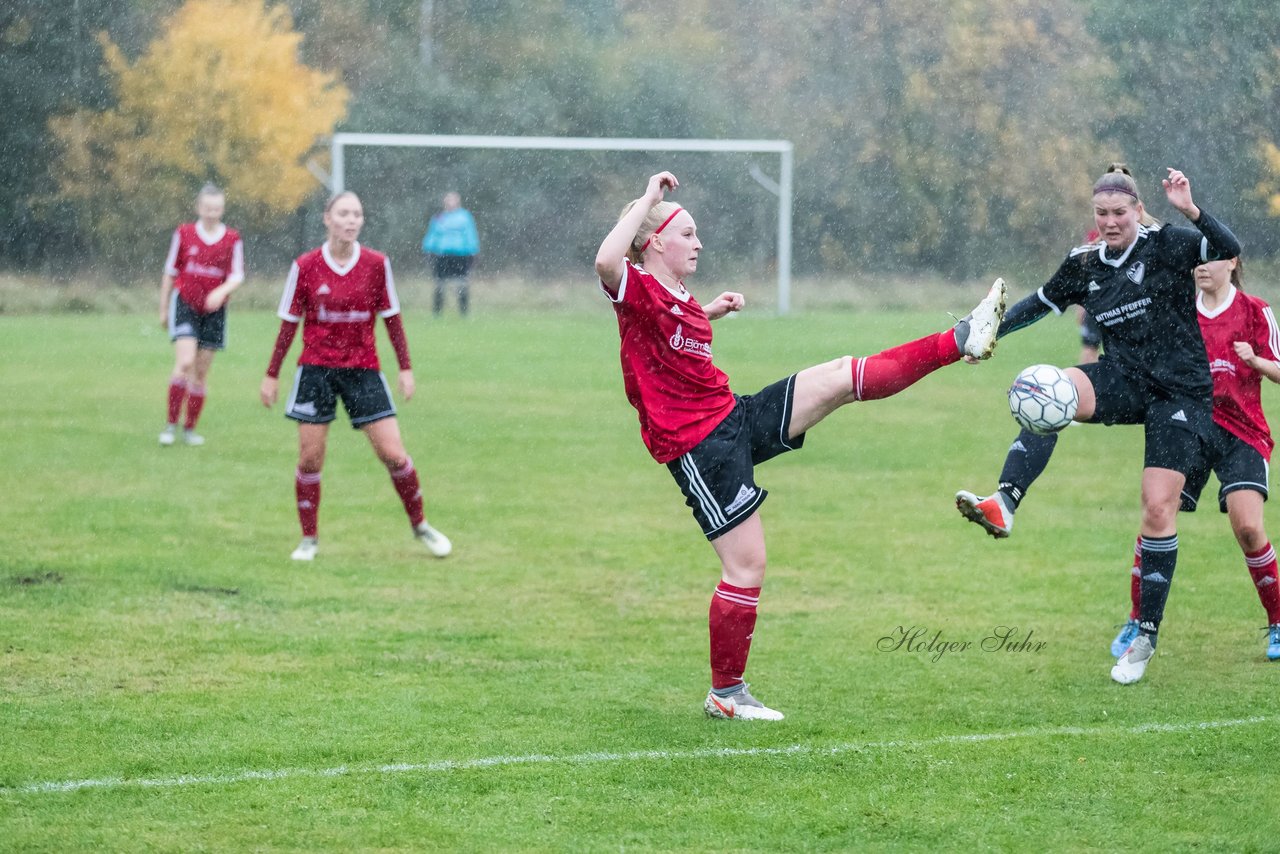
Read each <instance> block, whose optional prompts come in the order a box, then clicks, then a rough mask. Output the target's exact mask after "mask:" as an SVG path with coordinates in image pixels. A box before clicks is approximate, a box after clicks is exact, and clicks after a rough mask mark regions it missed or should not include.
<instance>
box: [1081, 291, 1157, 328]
mask: <svg viewBox="0 0 1280 854" xmlns="http://www.w3.org/2000/svg"><path fill="white" fill-rule="evenodd" d="M1149 305H1151V297H1143V298H1142V299H1140V300H1134V301H1133V302H1127V303H1125V304H1124V305H1122V306H1120V307H1118V308H1113V309H1111V310H1110V311H1104V312H1102V314H1099V315H1096V316H1095V317H1094V320H1096V321H1098V322H1099V323H1101V324H1102V325H1103V326H1115V325H1116V324H1117V323H1124V322H1125V321H1126V320H1131V319H1132V318H1135V317H1139V316H1141V315H1144V314H1146V313H1147V306H1149Z"/></svg>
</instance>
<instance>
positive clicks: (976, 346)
mask: <svg viewBox="0 0 1280 854" xmlns="http://www.w3.org/2000/svg"><path fill="white" fill-rule="evenodd" d="M1004 305H1005V286H1004V280H1003V279H997V280H996V283H995V284H993V285H992V286H991V289H990V291H989V292H988V293H987V296H986V297H985V298H984V299H983V300H982V302H980V303H978V305H977V307H976V308H974V310H973V312H972V314H970V315H969V316H968V317H966V318H965V319H964V320H962V321H960V323H958V324H956V326H954V327H953V328H951V329H948V330H946V331H945V332H938V333H935V334H933V335H926V336H925V337H923V338H918V339H916V340H915V341H908V342H907V343H905V344H900V345H898V346H897V347H891V348H889V349H888V350H884V351H882V352H880V353H876V354H875V355H873V356H861V357H858V358H854V357H852V356H845V357H843V358H840V359H835V360H833V361H830V362H826V363H824V364H821V365H815V366H814V367H812V368H807V369H805V370H803V371H801V372H800V373H798V374H796V385H795V399H794V401H793V404H792V405H793V407H794V409H793V411H792V415H791V426H790V429H789V431H788V432H789V435H790V437H791V438H795V437H797V436H799V435H800V434H801V433H804V432H806V431H808V429H809V428H810V427H812V426H813V425H815V424H817V423H818V422H819V421H821V420H822V419H824V418H826V417H827V416H828V415H830V414H831V413H832V412H834V411H836V410H837V409H839V408H840V407H842V406H844V405H845V404H849V403H854V402H855V401H859V400H879V399H881V398H885V397H891V396H893V395H895V394H897V393H898V392H900V391H902V390H903V389H905V388H907V387H909V386H911V385H913V384H915V383H917V382H919V381H920V380H921V379H923V378H924V377H926V376H928V375H929V374H931V373H933V372H934V371H936V370H938V369H939V368H942V367H945V366H947V365H950V364H953V363H955V362H958V361H960V359H961V358H965V357H968V358H971V359H979V358H987V357H989V356H990V355H991V351H992V348H993V347H994V346H995V340H996V332H997V330H998V329H999V327H1000V319H1001V318H1002V317H1004Z"/></svg>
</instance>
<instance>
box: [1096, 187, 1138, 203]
mask: <svg viewBox="0 0 1280 854" xmlns="http://www.w3.org/2000/svg"><path fill="white" fill-rule="evenodd" d="M1099 193H1124V194H1125V195H1126V196H1133V198H1134V199H1135V200H1137V198H1138V194H1137V193H1135V192H1134V191H1133V190H1130V189H1129V188H1128V187H1124V186H1119V187H1103V186H1100V185H1098V184H1095V185H1094V187H1093V194H1094V195H1095V196H1096V195H1098V194H1099Z"/></svg>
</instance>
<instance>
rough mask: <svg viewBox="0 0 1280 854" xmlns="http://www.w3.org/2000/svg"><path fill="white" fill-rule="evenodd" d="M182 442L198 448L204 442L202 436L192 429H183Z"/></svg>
mask: <svg viewBox="0 0 1280 854" xmlns="http://www.w3.org/2000/svg"><path fill="white" fill-rule="evenodd" d="M182 444H184V445H190V446H191V447H193V448H198V447H200V446H201V445H203V444H204V436H201V435H200V434H199V433H197V432H196V431H194V430H183V431H182Z"/></svg>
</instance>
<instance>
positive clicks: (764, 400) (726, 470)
mask: <svg viewBox="0 0 1280 854" xmlns="http://www.w3.org/2000/svg"><path fill="white" fill-rule="evenodd" d="M795 385H796V378H795V376H794V375H793V376H789V377H787V378H786V379H784V380H778V381H777V382H776V383H774V384H773V385H770V386H766V387H765V388H763V389H761V390H760V391H759V392H757V393H756V394H746V395H734V398H735V399H736V400H737V405H736V406H734V407H733V409H732V410H730V412H729V414H728V415H726V416H725V418H724V420H723V421H721V422H720V423H719V424H717V425H716V428H715V429H714V430H712V431H711V433H710V434H709V435H708V436H707V438H705V439H703V440H702V441H701V442H699V443H698V444H697V445H696V446H695V447H694V449H693V450H692V451H689V453H687V454H685V455H684V456H682V457H678V458H676V459H674V460H672V461H671V462H669V463H667V468H668V469H669V470H670V472H671V476H672V477H674V478H675V479H676V483H678V484H680V491H681V492H683V493H684V500H685V503H686V504H688V505H689V508H690V509H691V510H693V518H695V519H697V520H698V524H699V525H700V526H701V527H702V533H703V534H705V535H706V537H707V539H708V540H714V539H715V538H716V537H719V536H722V535H724V534H727V533H728V532H729V531H732V530H733V529H734V528H736V527H737V526H738V525H740V524H742V523H743V522H745V521H746V520H747V519H748V518H749V517H750V516H751V514H752V513H754V512H755V510H756V508H757V507H759V506H760V505H761V504H762V503H763V502H764V499H765V496H766V495H768V493H767V492H766V491H765V490H763V489H761V488H760V487H758V486H756V481H755V471H754V468H755V466H756V465H758V464H759V463H762V462H764V461H765V460H769V459H773V458H774V457H776V456H778V454H782V453H786V452H787V451H793V450H795V449H797V448H799V447H801V446H802V445H804V434H803V433H802V434H800V435H799V436H796V437H795V438H794V439H788V438H787V430H788V429H789V428H790V426H791V403H792V400H793V399H794V397H795Z"/></svg>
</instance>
